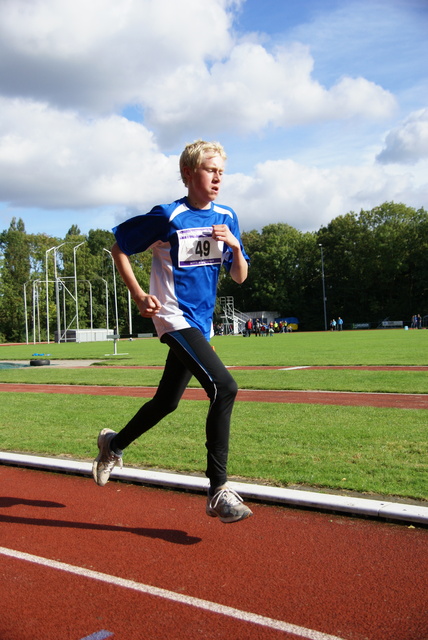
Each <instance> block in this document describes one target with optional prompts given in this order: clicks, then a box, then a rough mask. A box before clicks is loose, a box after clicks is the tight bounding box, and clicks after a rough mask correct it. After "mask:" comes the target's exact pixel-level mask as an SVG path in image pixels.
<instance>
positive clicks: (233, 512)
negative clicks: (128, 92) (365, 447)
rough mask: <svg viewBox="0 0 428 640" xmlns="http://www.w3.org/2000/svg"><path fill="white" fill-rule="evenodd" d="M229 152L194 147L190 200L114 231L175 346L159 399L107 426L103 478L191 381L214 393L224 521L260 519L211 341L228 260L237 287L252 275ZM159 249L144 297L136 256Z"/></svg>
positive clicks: (143, 310)
mask: <svg viewBox="0 0 428 640" xmlns="http://www.w3.org/2000/svg"><path fill="white" fill-rule="evenodd" d="M225 160H226V154H225V152H224V149H223V147H222V146H221V145H220V144H218V143H214V142H213V143H211V142H204V141H202V140H197V141H196V142H194V143H192V144H189V145H187V146H186V148H185V149H184V151H183V153H182V154H181V157H180V173H181V178H182V180H183V182H184V185H185V186H186V187H187V192H188V193H187V197H184V198H181V199H180V200H176V201H175V202H173V203H171V204H168V205H158V206H155V207H154V208H153V209H152V210H151V211H150V212H149V213H147V214H145V215H139V216H136V217H134V218H131V219H130V220H127V221H125V222H123V223H122V224H120V225H118V226H117V227H115V229H113V231H114V234H115V237H116V243H115V244H114V245H113V248H112V255H113V258H114V261H115V264H116V267H117V269H118V271H119V273H120V275H121V277H122V279H123V281H124V282H125V284H126V286H127V287H128V289H129V291H130V293H131V296H132V298H133V300H134V301H135V303H136V304H137V306H138V309H139V311H140V314H141V315H142V316H143V317H144V318H152V319H153V322H154V325H155V327H156V331H157V334H158V336H159V338H160V340H161V342H164V343H165V344H167V345H168V347H169V352H168V356H167V359H166V363H165V368H164V372H163V375H162V379H161V381H160V383H159V387H158V389H157V391H156V394H155V395H154V397H153V398H152V399H151V400H150V401H148V402H146V404H144V405H143V406H142V407H141V409H140V410H139V411H138V412H137V413H136V415H135V416H134V417H133V418H132V419H131V420H130V421H129V422H128V424H127V425H126V426H125V427H124V428H123V429H122V430H121V431H120V432H119V433H116V432H115V431H112V430H111V429H102V431H101V432H100V434H99V436H98V448H99V454H98V456H97V458H96V459H95V460H94V463H93V476H94V480H95V482H96V483H97V484H99V485H100V486H104V485H105V484H106V483H107V481H108V479H109V476H110V473H111V472H112V470H113V468H114V466H115V465H116V464H119V465H120V466H122V452H123V449H125V448H126V447H127V446H129V445H130V444H131V442H133V441H134V440H136V439H137V438H138V437H139V436H141V435H142V434H143V433H145V432H146V431H148V430H149V429H151V427H153V426H154V425H155V424H157V423H158V422H159V421H160V420H161V419H162V418H164V417H165V416H166V415H167V414H168V413H171V412H172V411H174V410H175V409H176V408H177V405H178V403H179V401H180V398H181V396H182V395H183V393H184V390H185V389H186V387H187V385H188V383H189V381H190V378H191V377H192V375H193V376H195V378H197V379H198V380H199V382H200V383H201V385H202V386H203V388H204V389H205V391H206V393H207V395H208V397H209V399H210V407H209V411H208V415H207V419H206V448H207V468H206V476H207V478H208V479H209V483H210V486H209V489H208V498H207V504H206V513H207V515H209V516H212V517H219V518H220V520H221V521H222V522H237V521H239V520H243V519H244V518H248V517H249V516H251V515H252V512H251V510H250V509H249V508H248V507H247V506H246V505H244V504H243V501H242V498H241V497H240V496H239V495H238V494H237V493H236V492H235V491H234V490H233V489H232V488H231V487H230V486H229V485H228V484H227V471H226V467H227V458H228V451H229V430H230V418H231V414H232V409H233V404H234V401H235V397H236V394H237V391H238V388H237V384H236V382H235V380H234V379H233V378H232V376H231V375H230V373H229V372H228V370H227V369H226V367H225V366H224V365H223V363H222V362H221V360H220V359H219V357H218V356H217V355H216V353H215V351H213V349H212V348H211V346H210V344H209V342H208V340H209V339H210V337H211V335H212V317H213V312H214V305H215V298H216V290H217V280H218V276H219V272H220V267H221V265H222V264H223V265H224V266H225V267H226V269H227V270H228V271H229V273H230V275H231V277H232V278H233V280H235V282H237V283H239V284H240V283H242V282H244V280H245V279H246V277H247V273H248V263H247V260H248V256H247V254H246V253H245V250H244V248H243V246H242V244H241V239H240V232H239V225H238V219H237V216H236V213H235V212H234V211H233V210H232V209H231V208H230V207H227V206H224V205H218V204H214V200H215V199H216V198H217V196H218V193H219V189H220V184H221V181H222V177H223V171H224V164H225ZM149 248H151V249H152V250H153V259H152V268H151V278H150V293H146V292H144V291H143V290H142V289H141V287H140V285H139V283H138V281H137V279H136V277H135V275H134V272H133V270H132V267H131V264H130V261H129V259H128V256H130V255H133V254H135V253H140V252H142V251H145V250H146V249H149Z"/></svg>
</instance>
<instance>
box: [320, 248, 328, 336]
mask: <svg viewBox="0 0 428 640" xmlns="http://www.w3.org/2000/svg"><path fill="white" fill-rule="evenodd" d="M318 246H319V247H320V249H321V277H322V300H323V304H324V329H325V331H327V309H326V300H327V298H326V297H325V278H324V253H323V247H322V244H319V245H318Z"/></svg>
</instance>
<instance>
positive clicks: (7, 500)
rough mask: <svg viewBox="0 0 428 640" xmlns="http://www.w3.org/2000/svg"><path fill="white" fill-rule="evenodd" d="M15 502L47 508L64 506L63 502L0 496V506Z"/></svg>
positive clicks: (12, 505) (10, 504)
mask: <svg viewBox="0 0 428 640" xmlns="http://www.w3.org/2000/svg"><path fill="white" fill-rule="evenodd" d="M17 504H28V505H30V506H32V507H46V508H48V509H59V508H61V509H63V508H65V504H61V503H60V502H50V501H49V500H28V499H26V498H8V497H6V496H4V497H1V496H0V508H1V507H14V506H16V505H17Z"/></svg>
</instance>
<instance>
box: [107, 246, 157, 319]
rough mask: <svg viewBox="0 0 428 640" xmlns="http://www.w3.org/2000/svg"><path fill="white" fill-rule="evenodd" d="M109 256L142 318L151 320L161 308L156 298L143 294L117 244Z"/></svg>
mask: <svg viewBox="0 0 428 640" xmlns="http://www.w3.org/2000/svg"><path fill="white" fill-rule="evenodd" d="M111 255H112V256H113V260H114V262H115V265H116V267H117V270H118V271H119V273H120V276H121V278H122V280H123V281H124V283H125V284H126V286H127V287H128V289H129V292H130V294H131V297H132V299H133V300H134V302H135V304H136V305H137V307H138V309H139V311H140V314H141V315H142V316H143V318H152V317H153V316H154V315H156V314H157V313H159V311H160V309H161V306H162V305H161V303H160V302H159V300H158V299H157V298H156V296H153V295H151V294H149V293H145V292H144V291H143V290H142V288H141V286H140V284H139V282H138V280H137V278H136V277H135V274H134V271H133V269H132V265H131V263H130V261H129V258H128V256H127V255H126V253H124V252H123V251H122V250H121V249H120V247H119V245H118V244H117V242H115V243H114V245H113V247H112V249H111Z"/></svg>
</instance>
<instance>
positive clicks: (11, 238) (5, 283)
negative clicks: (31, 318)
mask: <svg viewBox="0 0 428 640" xmlns="http://www.w3.org/2000/svg"><path fill="white" fill-rule="evenodd" d="M0 251H1V253H2V264H1V290H0V293H1V298H0V332H1V334H2V335H3V336H4V339H6V340H8V341H20V340H21V339H22V338H23V334H24V285H25V283H26V282H27V281H29V280H30V255H29V241H28V237H27V234H26V233H25V225H24V222H23V221H22V219H21V218H19V219H18V220H17V219H16V218H12V221H11V223H10V225H9V229H7V230H5V231H3V232H2V233H1V234H0Z"/></svg>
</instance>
